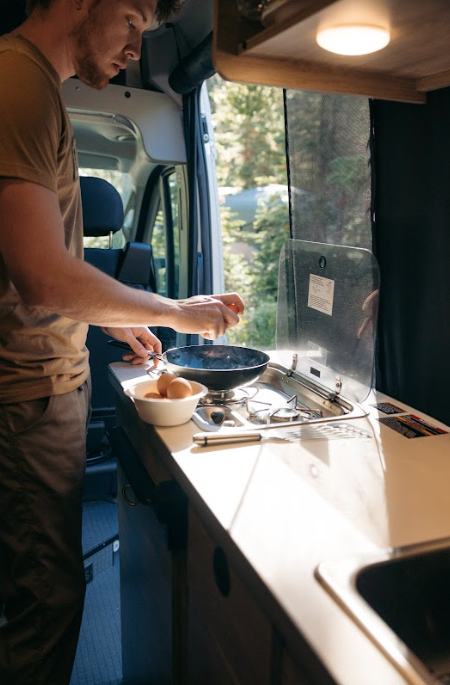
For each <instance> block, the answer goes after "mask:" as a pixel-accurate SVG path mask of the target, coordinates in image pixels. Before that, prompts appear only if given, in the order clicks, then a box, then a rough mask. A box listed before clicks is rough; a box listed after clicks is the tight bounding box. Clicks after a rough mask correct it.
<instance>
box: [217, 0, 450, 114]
mask: <svg viewBox="0 0 450 685" xmlns="http://www.w3.org/2000/svg"><path fill="white" fill-rule="evenodd" d="M355 12H356V14H355ZM343 23H368V24H375V25H380V24H381V25H383V26H387V27H388V28H389V29H390V32H391V42H390V43H389V45H388V46H387V47H386V48H384V50H380V51H378V52H375V53H372V54H369V55H362V56H358V57H348V56H344V55H335V54H333V53H330V52H327V51H325V50H323V49H321V48H320V47H319V46H318V45H317V43H316V40H315V37H316V33H317V29H318V28H319V27H320V26H323V25H337V24H343ZM449 36H450V2H449V0H428V2H424V0H365V1H364V2H361V0H359V1H358V2H355V0H311V2H310V3H308V5H307V6H306V7H305V6H304V7H303V9H301V7H300V8H299V10H298V12H296V13H295V15H293V16H290V17H288V18H286V19H284V20H283V21H282V22H279V23H277V24H274V25H272V26H270V27H267V28H264V27H263V26H262V24H258V23H255V22H249V21H246V20H245V19H243V18H242V17H240V15H239V13H238V11H237V8H236V3H235V2H234V0H215V18H214V43H213V49H214V52H213V54H214V62H215V66H216V69H217V71H218V72H219V74H221V76H223V78H225V79H228V80H230V81H241V82H244V83H255V84H266V85H270V86H280V87H284V88H297V89H304V90H315V91H328V92H334V93H347V94H352V95H363V96H366V97H373V98H378V99H384V100H397V101H401V102H413V103H423V102H426V93H427V92H428V91H431V90H435V89H437V88H442V87H445V86H448V85H450V42H449V40H450V39H449Z"/></svg>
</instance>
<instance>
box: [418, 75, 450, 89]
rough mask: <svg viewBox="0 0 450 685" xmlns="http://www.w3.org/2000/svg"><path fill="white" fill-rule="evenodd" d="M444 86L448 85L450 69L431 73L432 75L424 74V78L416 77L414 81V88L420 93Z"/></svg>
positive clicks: (449, 82) (449, 83)
mask: <svg viewBox="0 0 450 685" xmlns="http://www.w3.org/2000/svg"><path fill="white" fill-rule="evenodd" d="M446 86H450V70H449V71H441V73H439V74H433V76H425V77H424V78H420V79H417V82H416V89H417V90H418V91H419V92H422V93H427V92H428V91H430V90H437V89H438V88H445V87H446Z"/></svg>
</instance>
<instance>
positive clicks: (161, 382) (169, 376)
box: [156, 373, 177, 397]
mask: <svg viewBox="0 0 450 685" xmlns="http://www.w3.org/2000/svg"><path fill="white" fill-rule="evenodd" d="M175 378H177V376H175V374H174V373H162V374H161V375H160V377H159V378H158V380H157V381H156V387H157V389H158V392H160V393H161V395H162V396H163V397H167V388H168V386H169V383H171V382H172V381H173V380H175Z"/></svg>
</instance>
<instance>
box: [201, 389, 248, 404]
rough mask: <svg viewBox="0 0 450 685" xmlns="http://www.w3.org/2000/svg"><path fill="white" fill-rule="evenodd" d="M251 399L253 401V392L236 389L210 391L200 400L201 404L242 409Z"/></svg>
mask: <svg viewBox="0 0 450 685" xmlns="http://www.w3.org/2000/svg"><path fill="white" fill-rule="evenodd" d="M249 399H251V392H250V391H249V390H247V389H246V388H236V389H235V390H210V391H209V392H208V394H207V395H205V397H203V398H202V399H201V400H200V404H201V405H208V404H216V405H227V406H230V405H232V406H234V407H241V406H242V405H244V404H245V403H246V402H247V401H248V400H249Z"/></svg>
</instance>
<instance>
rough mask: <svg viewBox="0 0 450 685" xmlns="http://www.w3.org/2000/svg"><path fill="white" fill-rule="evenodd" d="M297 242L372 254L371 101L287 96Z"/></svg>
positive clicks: (307, 94)
mask: <svg viewBox="0 0 450 685" xmlns="http://www.w3.org/2000/svg"><path fill="white" fill-rule="evenodd" d="M286 118H287V131H288V140H289V165H290V182H291V200H292V232H293V236H292V237H293V238H298V239H301V240H310V241H313V242H319V243H330V244H334V245H348V246H351V247H364V248H368V249H371V247H372V235H371V217H370V183H371V181H370V154H369V133H370V114H369V102H368V100H367V98H362V97H353V96H349V95H335V94H332V93H312V92H307V91H294V90H292V91H291V90H290V91H287V92H286Z"/></svg>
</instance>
